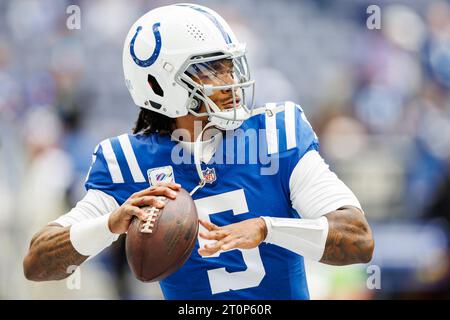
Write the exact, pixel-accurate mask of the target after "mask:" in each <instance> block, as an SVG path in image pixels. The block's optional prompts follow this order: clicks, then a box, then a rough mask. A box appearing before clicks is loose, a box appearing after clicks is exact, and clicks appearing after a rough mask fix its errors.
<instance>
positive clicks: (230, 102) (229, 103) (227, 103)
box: [222, 97, 241, 109]
mask: <svg viewBox="0 0 450 320" xmlns="http://www.w3.org/2000/svg"><path fill="white" fill-rule="evenodd" d="M240 103H241V98H239V97H236V107H237V106H239V104H240ZM222 106H223V108H224V109H232V108H233V107H234V101H233V99H230V100H227V101H225V103H224V104H222Z"/></svg>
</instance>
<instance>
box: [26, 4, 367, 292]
mask: <svg viewBox="0 0 450 320" xmlns="http://www.w3.org/2000/svg"><path fill="white" fill-rule="evenodd" d="M123 66H124V73H125V82H126V85H127V87H128V89H129V91H130V93H131V96H132V98H133V100H134V102H135V104H136V105H137V106H138V107H140V108H141V111H140V114H139V118H138V120H137V122H136V126H135V128H134V132H133V134H122V135H119V136H117V137H114V138H110V139H106V140H104V141H102V142H101V143H100V144H99V145H98V146H97V147H96V148H95V151H94V154H93V159H92V166H91V169H90V170H89V173H88V176H87V180H86V189H87V193H86V195H85V197H84V198H83V199H82V200H81V201H79V202H78V203H77V205H76V206H75V207H74V208H73V209H72V210H71V211H70V212H68V213H67V214H65V215H63V216H61V217H60V218H58V219H57V220H55V221H53V222H50V223H49V224H48V225H47V226H45V227H44V228H43V229H42V230H41V231H40V232H38V233H37V234H36V235H35V236H34V237H33V239H32V240H31V245H30V249H29V252H28V254H27V256H26V257H25V259H24V272H25V276H26V278H27V279H30V280H35V281H45V280H55V279H63V278H66V277H67V276H68V275H69V274H68V273H67V272H66V271H67V268H68V267H69V266H71V265H81V264H82V263H83V262H84V261H85V260H86V259H88V257H91V256H95V255H96V254H98V253H99V252H101V251H102V250H103V249H105V248H106V247H108V246H109V245H110V244H111V243H112V242H113V241H114V240H116V239H117V238H118V236H119V235H120V234H123V233H125V232H126V231H127V229H128V226H129V224H130V221H131V219H132V218H133V217H137V218H139V219H141V220H145V219H146V213H145V212H144V211H143V210H142V209H141V208H142V207H143V206H150V205H151V206H155V207H157V208H162V207H163V206H164V203H163V202H161V201H159V198H158V197H159V196H165V197H168V198H172V199H174V198H176V194H177V191H178V190H180V188H181V186H182V187H183V188H185V189H186V190H189V191H191V194H192V197H193V199H194V200H195V203H196V206H197V210H198V214H199V217H200V224H201V229H200V232H199V238H198V244H197V249H196V250H194V251H193V253H192V255H191V256H190V258H189V259H188V261H187V262H186V263H185V264H184V265H183V266H182V267H181V268H180V269H179V270H178V271H177V272H175V273H174V274H172V275H170V276H169V277H168V278H166V279H164V280H162V281H161V282H160V285H161V289H162V292H163V294H164V297H165V298H166V299H308V298H309V294H308V286H307V282H306V276H305V269H304V262H303V259H304V258H307V259H312V260H316V261H320V262H323V263H326V264H332V265H347V264H353V263H367V262H368V261H370V260H371V256H372V251H373V247H374V242H373V238H372V233H371V230H370V227H369V225H368V223H367V221H366V218H365V216H364V212H363V210H362V209H361V205H360V203H359V202H358V200H357V198H356V197H355V195H354V194H353V193H352V192H351V190H350V189H349V188H348V187H347V186H346V185H345V184H344V183H343V182H342V181H341V180H339V179H338V177H337V176H336V175H335V174H334V173H333V172H332V171H330V169H329V167H328V166H327V165H326V163H325V162H324V160H323V159H322V157H321V156H320V154H319V152H318V148H319V144H318V140H317V136H316V135H315V133H314V131H313V129H312V128H311V126H310V124H309V122H308V121H307V119H306V117H305V114H304V112H303V110H302V108H301V107H300V106H299V105H297V104H295V103H293V102H281V103H267V104H265V105H263V106H260V107H258V108H256V107H254V103H253V89H254V85H255V83H254V81H253V80H252V79H251V77H250V74H249V69H248V65H247V60H246V49H245V45H244V44H242V43H240V42H239V41H238V40H237V38H236V36H235V35H234V33H233V32H232V30H231V29H230V27H229V26H228V24H227V23H226V22H225V20H224V19H223V18H222V17H220V16H219V15H218V14H217V13H216V12H214V11H213V10H210V9H208V8H206V7H202V6H198V5H193V4H177V5H170V6H165V7H161V8H157V9H154V10H152V11H150V12H148V13H147V14H145V15H144V16H142V17H141V18H140V19H139V20H137V22H136V23H135V24H134V25H133V26H132V27H131V30H130V31H129V33H128V36H127V38H126V40H125V45H124V50H123ZM180 130H181V134H180ZM238 131H239V132H240V133H242V134H236V133H237V132H238ZM207 132H208V133H210V134H209V136H207ZM255 144H256V145H257V148H256V149H255V148H254V147H253V146H254V145H255ZM230 146H231V147H230ZM255 150H257V153H258V154H259V155H261V154H262V155H264V156H266V157H268V158H269V159H270V161H271V162H272V163H276V165H273V166H271V168H268V163H267V162H265V161H262V160H261V157H255V155H254V153H255ZM186 159H187V160H188V161H185V160H186Z"/></svg>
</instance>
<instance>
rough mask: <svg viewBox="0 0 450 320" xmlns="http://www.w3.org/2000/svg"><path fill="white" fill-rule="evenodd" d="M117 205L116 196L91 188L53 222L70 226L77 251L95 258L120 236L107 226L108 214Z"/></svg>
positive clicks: (71, 239)
mask: <svg viewBox="0 0 450 320" xmlns="http://www.w3.org/2000/svg"><path fill="white" fill-rule="evenodd" d="M118 207H119V205H118V203H117V202H116V200H115V199H114V198H113V197H111V196H109V195H107V194H106V193H104V192H102V191H99V190H89V191H88V192H87V193H86V195H85V197H84V198H83V199H82V200H80V201H79V202H78V203H77V204H76V206H75V207H74V208H73V209H72V210H70V211H69V212H68V213H66V214H65V215H63V216H61V217H59V218H58V219H56V220H54V221H52V223H57V224H60V225H61V226H63V227H67V226H71V228H70V241H71V243H72V245H73V247H74V248H75V250H77V251H78V252H79V253H80V254H82V255H85V256H90V257H92V256H95V255H96V254H98V253H99V252H101V251H102V250H103V249H105V248H106V247H108V246H109V245H111V243H113V242H114V241H115V240H117V239H118V237H119V235H118V234H114V233H112V232H111V231H110V230H109V227H108V220H109V216H110V214H111V212H113V211H114V210H116V209H117V208H118Z"/></svg>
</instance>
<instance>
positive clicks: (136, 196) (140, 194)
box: [130, 182, 181, 198]
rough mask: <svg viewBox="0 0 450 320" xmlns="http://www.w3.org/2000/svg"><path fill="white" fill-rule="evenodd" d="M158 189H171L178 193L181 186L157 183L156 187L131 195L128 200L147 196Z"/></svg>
mask: <svg viewBox="0 0 450 320" xmlns="http://www.w3.org/2000/svg"><path fill="white" fill-rule="evenodd" d="M158 187H167V188H170V189H173V190H175V191H178V190H180V188H181V184H179V183H174V182H159V183H158V184H157V185H154V186H151V187H149V188H146V189H143V190H141V191H138V192H135V193H133V194H132V195H131V197H130V198H138V197H142V196H145V195H149V194H151V193H152V192H154V190H155V189H156V188H158Z"/></svg>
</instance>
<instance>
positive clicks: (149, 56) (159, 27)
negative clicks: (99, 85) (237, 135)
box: [123, 3, 255, 130]
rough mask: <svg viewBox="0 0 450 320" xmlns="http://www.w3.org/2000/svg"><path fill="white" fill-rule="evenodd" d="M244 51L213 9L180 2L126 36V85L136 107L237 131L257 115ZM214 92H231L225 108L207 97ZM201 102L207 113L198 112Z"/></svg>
mask: <svg viewBox="0 0 450 320" xmlns="http://www.w3.org/2000/svg"><path fill="white" fill-rule="evenodd" d="M245 53H246V50H245V44H243V43H240V42H238V40H237V39H236V37H235V35H234V33H233V31H232V30H231V28H230V27H229V25H228V24H227V23H226V22H225V20H224V19H223V18H222V17H221V16H219V15H218V14H217V13H216V12H214V11H213V10H211V9H208V8H206V7H203V6H199V5H194V4H184V3H183V4H175V5H170V6H165V7H160V8H157V9H154V10H151V11H149V12H148V13H146V14H145V15H143V16H142V17H141V18H139V19H138V20H137V21H136V23H135V24H134V25H133V26H132V27H131V29H130V31H129V32H128V35H127V38H126V40H125V45H124V49H123V68H124V74H125V82H126V85H127V87H128V89H129V91H130V93H131V96H132V98H133V100H134V103H135V104H136V105H138V106H139V107H142V108H146V109H148V110H151V111H155V112H159V113H161V114H164V115H166V116H168V117H170V118H176V117H181V116H185V115H187V114H188V113H191V114H193V115H195V116H208V117H209V121H210V122H212V123H213V124H214V125H215V126H216V127H218V128H220V129H223V130H230V129H235V128H237V127H239V126H240V125H241V123H242V121H244V120H246V119H248V118H249V117H250V116H251V115H252V114H254V113H255V112H254V110H253V107H254V81H253V80H251V79H250V73H249V69H248V65H247V60H246V57H245ZM223 74H226V76H225V77H224V76H223ZM225 78H227V79H225ZM215 90H223V91H225V92H230V94H231V95H230V101H229V103H227V105H228V107H227V108H225V109H224V110H221V109H220V108H219V107H218V106H217V105H216V104H215V103H214V102H213V101H212V100H211V99H210V98H209V97H210V96H211V95H212V94H213V93H214V91H215ZM202 102H203V103H204V104H205V107H206V112H204V113H198V111H199V108H200V105H201V103H202ZM227 102H228V101H227Z"/></svg>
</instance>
